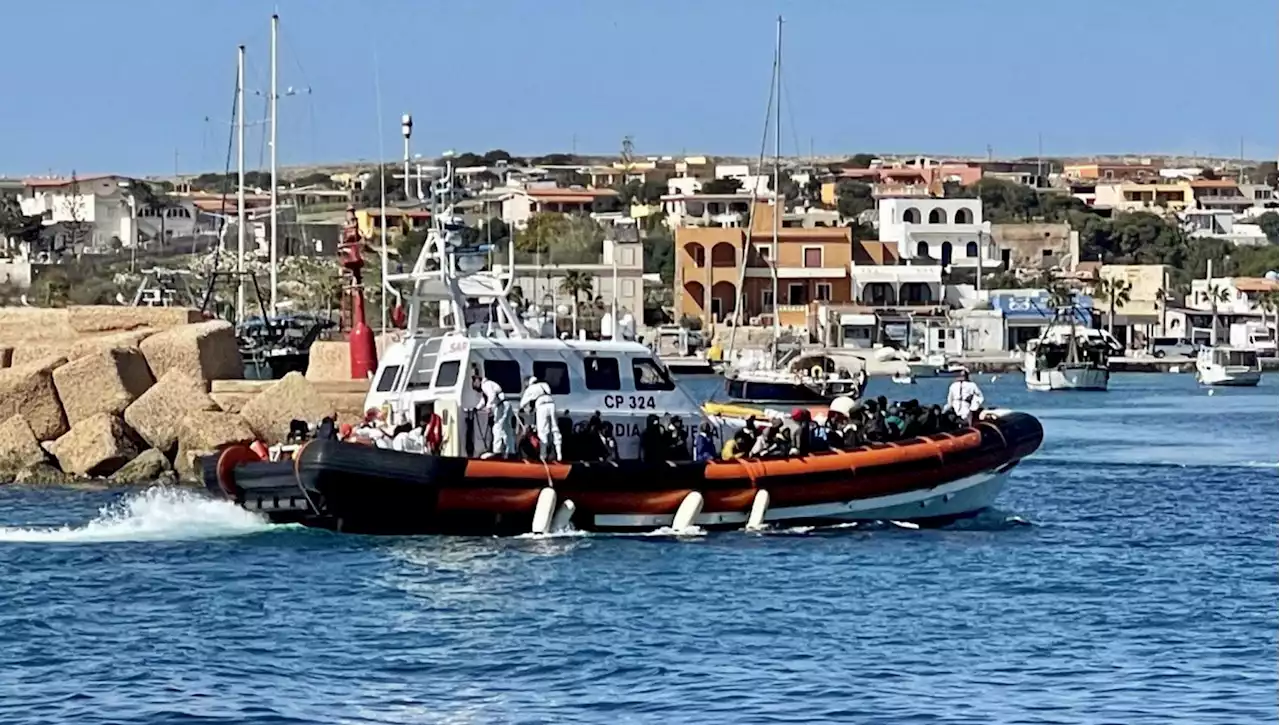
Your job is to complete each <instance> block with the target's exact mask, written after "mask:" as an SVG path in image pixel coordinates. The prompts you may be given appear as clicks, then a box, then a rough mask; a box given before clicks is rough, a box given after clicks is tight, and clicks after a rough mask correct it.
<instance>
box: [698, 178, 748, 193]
mask: <svg viewBox="0 0 1280 725" xmlns="http://www.w3.org/2000/svg"><path fill="white" fill-rule="evenodd" d="M741 190H742V181H741V180H740V179H734V178H724V179H711V180H710V181H707V182H704V183H703V184H702V193H703V194H736V193H738V192H739V191H741Z"/></svg>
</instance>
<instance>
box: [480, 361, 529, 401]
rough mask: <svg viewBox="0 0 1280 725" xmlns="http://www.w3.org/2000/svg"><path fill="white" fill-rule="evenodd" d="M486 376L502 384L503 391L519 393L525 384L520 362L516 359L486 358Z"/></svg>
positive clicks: (509, 393) (511, 393) (513, 393)
mask: <svg viewBox="0 0 1280 725" xmlns="http://www.w3.org/2000/svg"><path fill="white" fill-rule="evenodd" d="M484 376H485V378H487V379H489V380H492V381H493V382H495V383H497V384H498V385H501V386H502V392H504V393H506V394H508V395H519V394H520V390H521V388H522V386H523V381H521V380H520V363H518V362H516V361H515V360H485V361H484Z"/></svg>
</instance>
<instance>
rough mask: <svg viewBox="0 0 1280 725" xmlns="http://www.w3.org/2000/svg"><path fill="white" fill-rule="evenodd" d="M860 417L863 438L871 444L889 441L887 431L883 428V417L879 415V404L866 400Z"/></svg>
mask: <svg viewBox="0 0 1280 725" xmlns="http://www.w3.org/2000/svg"><path fill="white" fill-rule="evenodd" d="M862 416H863V423H862V433H863V437H865V438H866V439H867V440H868V441H871V442H872V443H883V442H884V441H887V440H889V429H888V428H887V427H885V424H884V417H883V416H881V414H880V404H879V403H877V402H876V401H874V400H868V401H867V405H866V407H864V408H863V409H862Z"/></svg>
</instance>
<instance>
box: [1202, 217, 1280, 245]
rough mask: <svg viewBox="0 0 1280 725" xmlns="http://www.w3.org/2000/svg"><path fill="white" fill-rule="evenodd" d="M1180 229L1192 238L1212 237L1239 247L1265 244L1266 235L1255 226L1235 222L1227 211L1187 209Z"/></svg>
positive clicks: (1234, 218)
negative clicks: (1184, 230)
mask: <svg viewBox="0 0 1280 725" xmlns="http://www.w3.org/2000/svg"><path fill="white" fill-rule="evenodd" d="M1181 218H1182V227H1183V228H1184V229H1186V230H1187V232H1188V233H1190V235H1191V236H1192V237H1194V238H1202V237H1214V238H1217V239H1225V240H1227V241H1229V242H1231V243H1232V244H1235V245H1239V246H1260V245H1263V244H1266V243H1267V234H1266V232H1264V231H1262V227H1260V226H1258V225H1257V224H1242V223H1240V222H1237V221H1236V219H1237V216H1236V214H1234V213H1232V212H1231V211H1230V210H1227V209H1189V210H1187V211H1185V212H1183V213H1182V215H1181Z"/></svg>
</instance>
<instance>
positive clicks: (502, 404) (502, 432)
mask: <svg viewBox="0 0 1280 725" xmlns="http://www.w3.org/2000/svg"><path fill="white" fill-rule="evenodd" d="M484 382H485V383H493V386H494V387H495V388H497V391H496V392H495V391H492V390H489V391H485V402H486V405H489V406H490V407H489V420H490V422H491V423H492V424H493V442H492V445H491V447H490V449H489V450H491V451H492V452H493V455H495V456H502V457H504V458H506V457H510V456H512V455H515V452H516V428H515V416H516V413H515V411H514V410H512V409H511V403H510V402H509V401H508V400H507V394H506V393H505V392H503V390H502V386H500V385H498V384H497V383H494V382H493V381H492V380H487V379H486V380H485V381H484Z"/></svg>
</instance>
